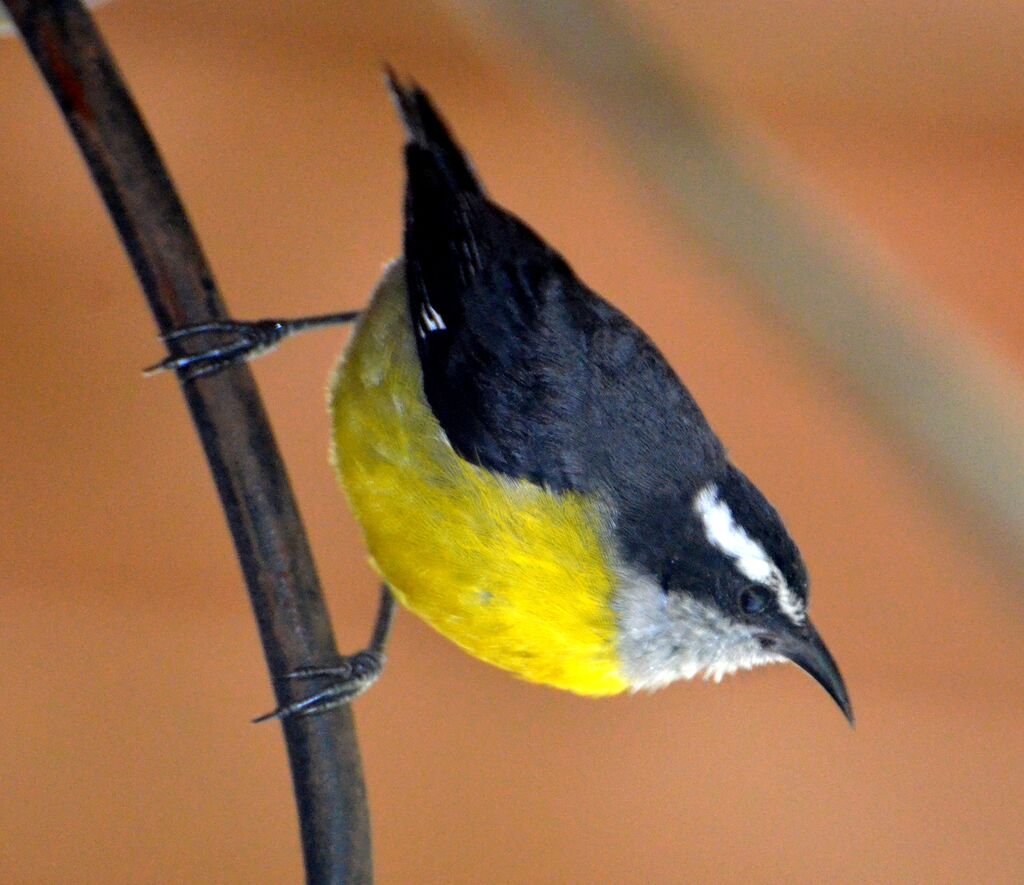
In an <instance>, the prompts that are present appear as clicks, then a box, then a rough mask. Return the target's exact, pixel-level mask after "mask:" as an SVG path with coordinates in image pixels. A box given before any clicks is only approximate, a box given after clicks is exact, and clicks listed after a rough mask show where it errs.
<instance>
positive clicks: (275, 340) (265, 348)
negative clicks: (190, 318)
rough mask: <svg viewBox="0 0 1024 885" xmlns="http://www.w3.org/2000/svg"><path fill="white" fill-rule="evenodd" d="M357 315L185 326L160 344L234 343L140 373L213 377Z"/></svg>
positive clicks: (176, 357) (174, 358) (176, 358)
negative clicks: (196, 339)
mask: <svg viewBox="0 0 1024 885" xmlns="http://www.w3.org/2000/svg"><path fill="white" fill-rule="evenodd" d="M359 313H360V312H359V311H358V310H348V311H344V312H342V313H330V314H324V315H322V316H314V317H304V318H301V319H296V320H256V321H255V322H251V323H249V322H244V321H242V320H218V321H216V322H211V323H198V324H196V325H194V326H184V327H182V328H181V329H174V330H172V331H170V332H168V333H167V334H165V335H163V336H162V337H163V340H164V341H165V342H166V343H168V344H171V343H176V342H180V341H184V340H185V339H187V338H192V337H193V336H195V335H230V336H234V340H232V341H229V342H228V343H226V344H221V345H217V346H215V347H210V348H207V349H206V350H200V351H197V352H196V353H188V354H181V355H171V356H169V357H167V358H166V359H163V360H161V361H160V362H158V363H156V364H154V365H152V366H149V367H148V368H145V369H143V370H142V372H143V374H144V375H147V376H148V375H156V374H157V373H158V372H167V371H171V370H172V369H173V370H175V371H177V372H179V373H181V375H182V377H183V378H184V379H185V380H189V381H192V380H195V379H196V378H202V377H203V376H204V375H212V374H213V373H214V372H219V371H220V370H221V369H226V368H227V367H228V366H233V365H234V364H235V363H238V362H242V361H244V360H251V359H253V358H254V357H257V356H262V355H263V354H265V353H268V352H269V351H271V350H273V349H274V348H275V347H277V345H278V344H280V343H281V341H282V340H283V339H285V338H287V337H288V336H289V335H294V334H296V333H298V332H305V331H308V330H310V329H318V328H323V327H325V326H340V325H345V324H346V323H351V322H352V321H353V320H355V319H357V318H358V317H359Z"/></svg>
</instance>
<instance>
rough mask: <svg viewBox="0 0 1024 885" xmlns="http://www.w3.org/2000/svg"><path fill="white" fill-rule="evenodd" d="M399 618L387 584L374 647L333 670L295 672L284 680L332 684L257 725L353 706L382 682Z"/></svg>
mask: <svg viewBox="0 0 1024 885" xmlns="http://www.w3.org/2000/svg"><path fill="white" fill-rule="evenodd" d="M394 616H395V597H394V596H392V595H391V591H390V590H389V589H388V586H387V585H386V584H385V585H384V586H382V587H381V589H380V607H379V608H378V609H377V620H376V623H375V624H374V627H373V636H372V638H371V639H370V644H369V646H368V647H367V648H365V649H364V650H363V651H359V652H356V653H355V654H354V655H350V656H349V657H346V658H342V660H341V663H339V664H336V665H334V666H330V667H301V668H299V669H298V670H292V672H291V673H288V674H287V675H286V676H285V677H284V678H285V679H287V680H295V679H328V680H330V683H329V684H328V685H327V686H326V687H325V688H322V689H321V690H320V691H316V692H314V693H313V694H311V695H308V696H307V697H304V698H300V699H299V700H297V701H291V702H289V703H286V704H282V705H281V706H279V707H278V708H277V709H276V710H272V711H271V712H269V713H265V714H263V715H262V716H259V717H257V718H256V719H254V720H253V722H266V721H268V720H269V719H288V718H290V717H292V716H313V715H315V714H317V713H325V712H327V711H328V710H333V709H334V708H335V707H342V706H344V705H345V704H348V703H351V702H352V701H354V700H355V699H356V698H357V697H359V696H360V695H361V694H363V692H365V691H366V690H367V689H368V688H369V687H370V686H371V685H373V684H374V683H375V682H376V681H377V680H378V679H379V678H380V674H381V672H382V671H383V670H384V661H385V657H384V649H385V647H386V646H387V641H388V635H389V634H390V632H391V624H392V621H393V620H394Z"/></svg>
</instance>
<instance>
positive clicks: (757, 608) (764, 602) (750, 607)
mask: <svg viewBox="0 0 1024 885" xmlns="http://www.w3.org/2000/svg"><path fill="white" fill-rule="evenodd" d="M766 608H768V591H767V590H765V589H764V588H763V587H747V588H746V590H744V591H743V592H742V593H740V610H741V611H742V612H743V613H744V614H747V615H759V614H761V612H763V611H764V610H765V609H766Z"/></svg>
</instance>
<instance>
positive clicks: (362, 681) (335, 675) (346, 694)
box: [253, 649, 384, 723]
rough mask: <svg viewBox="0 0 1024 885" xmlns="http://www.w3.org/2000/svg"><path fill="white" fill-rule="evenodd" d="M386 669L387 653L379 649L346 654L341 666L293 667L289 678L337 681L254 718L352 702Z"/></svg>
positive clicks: (284, 716)
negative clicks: (294, 668) (350, 654)
mask: <svg viewBox="0 0 1024 885" xmlns="http://www.w3.org/2000/svg"><path fill="white" fill-rule="evenodd" d="M383 669H384V655H383V654H382V653H381V652H379V651H374V650H371V649H367V650H366V651H361V652H358V653H356V654H354V655H352V657H350V658H346V659H345V660H344V661H342V663H341V664H340V665H339V666H337V667H303V668H302V669H301V670H293V671H292V672H291V673H288V674H287V675H286V676H285V678H286V679H318V678H324V677H328V678H332V679H334V683H333V684H332V685H328V686H327V688H324V689H322V690H320V691H318V692H315V693H314V694H311V695H309V697H305V698H300V699H299V700H297V701H292V702H291V703H290V704H282V705H281V706H280V707H278V708H277V709H276V710H272V711H271V712H269V713H264V714H263V715H262V716H257V717H256V718H255V719H253V722H254V723H259V722H267V721H269V720H271V719H288V718H289V717H291V716H312V715H314V714H317V713H325V712H326V711H328V710H333V709H334V708H335V707H341V706H343V705H344V704H348V703H351V702H352V701H354V700H355V699H356V698H357V697H359V696H360V695H361V694H363V692H365V691H366V690H367V689H368V688H370V686H371V685H373V684H374V683H375V682H376V681H377V680H378V679H379V678H380V674H381V672H382V671H383Z"/></svg>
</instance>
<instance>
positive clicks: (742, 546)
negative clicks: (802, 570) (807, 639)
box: [693, 483, 807, 624]
mask: <svg viewBox="0 0 1024 885" xmlns="http://www.w3.org/2000/svg"><path fill="white" fill-rule="evenodd" d="M693 509H694V510H695V511H696V513H697V515H698V516H699V517H700V518H701V522H703V523H704V534H705V535H706V536H707V539H708V543H709V544H711V545H712V546H714V547H717V548H718V549H719V550H721V551H722V552H723V553H724V554H725V555H726V556H728V557H729V558H730V559H732V560H733V563H734V564H735V566H736V568H737V569H738V570H739V571H740V572H741V573H742V574H743V575H744V576H745V577H747V578H749V579H750V580H751V581H756V582H757V583H759V584H763V585H764V586H766V587H768V588H769V589H770V590H772V591H773V592H774V593H775V598H776V600H777V601H778V604H779V610H780V611H781V612H782V613H783V614H784V615H786V617H787V618H789V619H790V620H791V621H792V622H793V623H794V624H802V623H803V622H804V621H805V620H806V617H807V615H806V611H805V607H804V602H803V600H802V599H801V598H800V597H799V596H797V595H796V593H794V592H793V590H792V589H791V588H790V586H789V584H787V583H786V579H785V578H784V577H783V575H782V572H781V571H780V570H779V567H778V566H777V565H776V564H775V563H774V562H772V560H771V557H770V556H768V554H767V553H766V552H765V549H764V547H762V546H761V545H760V544H758V543H757V541H755V540H754V539H753V538H751V537H750V535H748V534H747V533H746V531H745V530H744V528H743V526H741V525H740V524H739V523H737V522H736V520H735V519H734V518H733V515H732V510H730V509H729V505H728V504H727V503H726V502H725V501H723V500H722V499H721V498H719V497H718V486H716V485H715V484H714V483H708V484H707V485H706V486H704V488H702V489H701V490H700V491H699V492H697V495H696V496H695V497H694V499H693Z"/></svg>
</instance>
